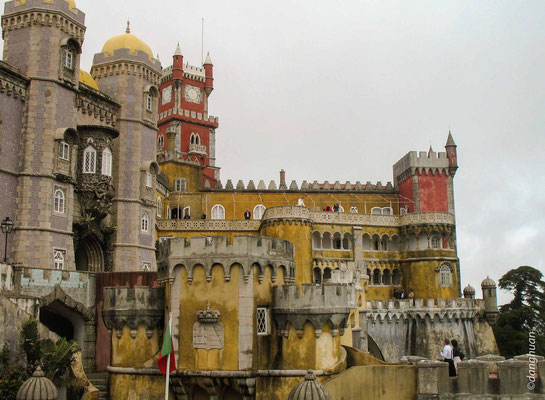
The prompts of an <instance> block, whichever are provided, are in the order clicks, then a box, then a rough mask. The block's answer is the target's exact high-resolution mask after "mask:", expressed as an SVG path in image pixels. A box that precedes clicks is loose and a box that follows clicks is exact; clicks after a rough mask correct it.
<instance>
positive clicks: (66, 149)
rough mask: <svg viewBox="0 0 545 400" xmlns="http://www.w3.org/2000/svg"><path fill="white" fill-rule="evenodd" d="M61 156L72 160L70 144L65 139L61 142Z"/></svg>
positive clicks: (62, 158) (66, 159)
mask: <svg viewBox="0 0 545 400" xmlns="http://www.w3.org/2000/svg"><path fill="white" fill-rule="evenodd" d="M59 158H60V159H61V160H64V161H70V145H69V144H68V143H67V142H66V141H64V140H61V141H60V142H59Z"/></svg>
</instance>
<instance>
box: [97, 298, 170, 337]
mask: <svg viewBox="0 0 545 400" xmlns="http://www.w3.org/2000/svg"><path fill="white" fill-rule="evenodd" d="M164 307H165V305H164V292H163V289H162V288H157V287H155V288H150V287H135V288H133V289H131V288H128V287H105V288H104V305H103V307H102V318H103V320H104V324H105V325H106V328H108V331H109V332H110V334H111V332H112V330H114V329H115V331H116V334H117V337H121V333H122V329H123V326H125V325H127V326H129V328H130V330H131V336H132V337H133V338H134V337H136V331H137V330H138V326H139V325H140V324H144V325H145V326H146V331H147V335H148V338H149V337H151V335H152V334H153V330H154V329H158V330H161V329H163V322H164Z"/></svg>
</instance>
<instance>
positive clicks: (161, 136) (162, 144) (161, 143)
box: [157, 135, 165, 150]
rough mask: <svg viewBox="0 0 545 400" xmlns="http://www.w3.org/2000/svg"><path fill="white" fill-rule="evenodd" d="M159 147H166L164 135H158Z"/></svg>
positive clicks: (160, 148) (159, 148)
mask: <svg viewBox="0 0 545 400" xmlns="http://www.w3.org/2000/svg"><path fill="white" fill-rule="evenodd" d="M157 148H158V150H163V149H164V148H165V137H164V136H163V135H159V136H158V137H157Z"/></svg>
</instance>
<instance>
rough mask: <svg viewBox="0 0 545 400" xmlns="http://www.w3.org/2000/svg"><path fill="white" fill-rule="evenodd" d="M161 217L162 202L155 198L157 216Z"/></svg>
mask: <svg viewBox="0 0 545 400" xmlns="http://www.w3.org/2000/svg"><path fill="white" fill-rule="evenodd" d="M161 215H163V202H162V201H161V198H160V197H157V216H158V217H159V218H161Z"/></svg>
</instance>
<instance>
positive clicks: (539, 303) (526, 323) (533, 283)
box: [494, 266, 545, 358]
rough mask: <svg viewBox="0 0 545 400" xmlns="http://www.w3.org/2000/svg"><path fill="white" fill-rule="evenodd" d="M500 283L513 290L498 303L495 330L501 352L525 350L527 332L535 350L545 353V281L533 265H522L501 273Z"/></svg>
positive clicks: (524, 351) (526, 349) (528, 341)
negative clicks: (498, 308)
mask: <svg viewBox="0 0 545 400" xmlns="http://www.w3.org/2000/svg"><path fill="white" fill-rule="evenodd" d="M499 287H500V288H501V289H504V290H509V291H511V292H512V293H513V300H512V301H511V302H510V303H507V304H504V305H503V306H501V307H500V314H499V316H498V319H497V321H496V323H495V325H494V334H495V336H496V342H497V343H498V347H499V349H500V353H501V354H502V355H503V356H505V357H508V358H510V357H513V356H516V355H519V354H527V353H528V352H529V351H530V350H532V347H530V340H529V336H530V332H533V334H534V337H535V340H536V344H535V350H534V351H535V354H545V282H544V281H543V274H542V273H541V272H540V271H538V270H537V269H535V268H532V267H529V266H522V267H518V268H516V269H512V270H510V271H509V272H507V273H506V274H505V275H504V276H502V277H501V279H500V281H499Z"/></svg>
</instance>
